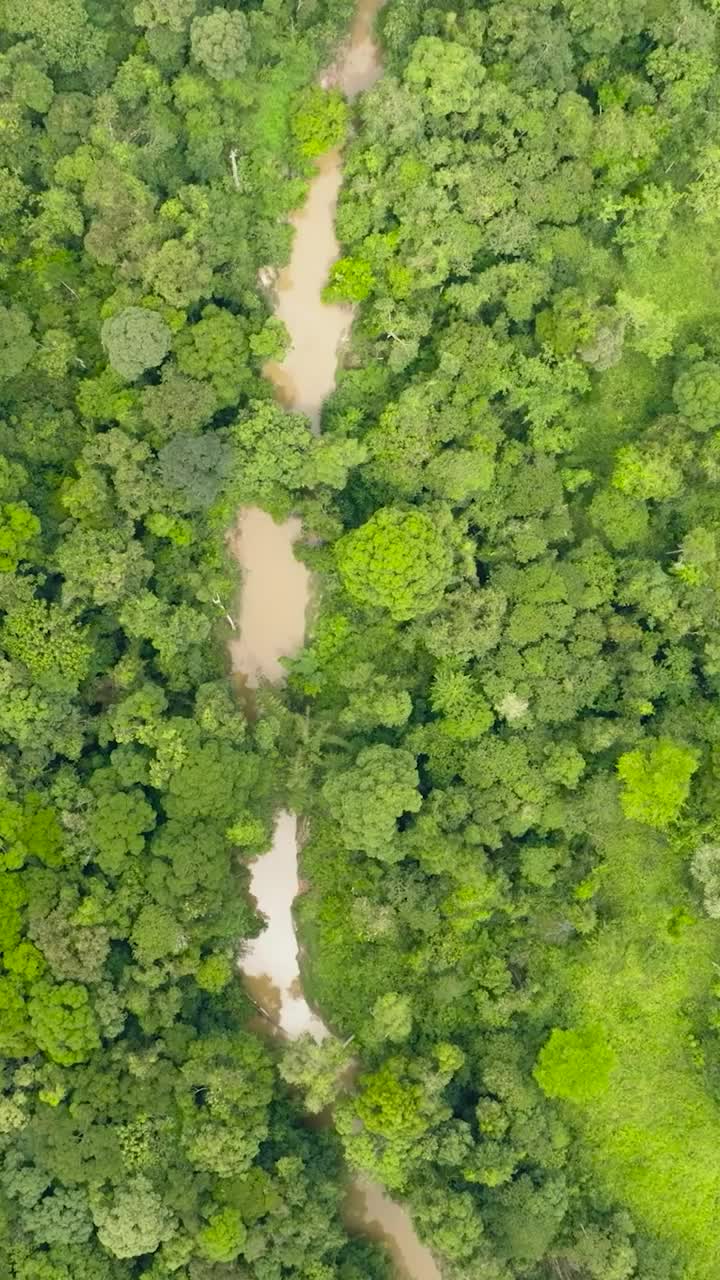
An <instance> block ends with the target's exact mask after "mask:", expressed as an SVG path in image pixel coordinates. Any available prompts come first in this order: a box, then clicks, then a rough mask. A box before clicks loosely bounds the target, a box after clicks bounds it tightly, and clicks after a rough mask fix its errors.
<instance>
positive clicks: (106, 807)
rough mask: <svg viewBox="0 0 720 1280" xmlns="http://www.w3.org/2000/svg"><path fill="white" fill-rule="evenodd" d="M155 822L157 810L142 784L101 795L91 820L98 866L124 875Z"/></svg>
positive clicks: (90, 834) (90, 825)
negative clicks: (141, 788)
mask: <svg viewBox="0 0 720 1280" xmlns="http://www.w3.org/2000/svg"><path fill="white" fill-rule="evenodd" d="M154 826H155V814H154V812H153V809H152V807H151V806H150V805H149V804H148V802H147V800H146V799H145V798H144V796H143V794H142V792H141V791H140V790H139V788H134V789H133V790H132V791H110V792H108V793H107V794H104V795H100V796H99V797H98V800H97V803H96V806H95V809H94V810H93V812H92V814H91V816H90V820H89V822H88V835H89V837H90V839H91V841H92V843H93V845H94V847H95V849H96V850H97V852H96V853H95V855H94V856H95V858H96V861H97V863H98V866H100V867H102V870H103V871H104V872H105V873H106V874H107V875H110V876H118V875H120V874H121V873H122V872H123V871H124V870H125V869H126V868H127V866H128V859H130V858H135V857H137V856H138V854H140V853H142V850H143V847H144V844H145V833H146V832H148V831H151V830H152V828H153V827H154Z"/></svg>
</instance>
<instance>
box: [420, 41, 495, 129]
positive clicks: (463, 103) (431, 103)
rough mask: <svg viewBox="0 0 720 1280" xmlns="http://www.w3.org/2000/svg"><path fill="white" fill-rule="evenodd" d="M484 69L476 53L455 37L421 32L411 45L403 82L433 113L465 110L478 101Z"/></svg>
mask: <svg viewBox="0 0 720 1280" xmlns="http://www.w3.org/2000/svg"><path fill="white" fill-rule="evenodd" d="M484 77H485V69H484V67H483V65H482V61H481V59H480V57H479V55H478V54H477V53H475V52H474V51H473V50H472V49H469V48H467V46H466V45H462V44H459V43H458V42H457V41H455V40H440V39H439V38H438V37H437V36H421V37H420V39H419V40H417V41H416V42H415V44H414V45H413V50H412V55H411V57H410V60H409V62H408V64H407V67H406V69H405V83H406V84H408V85H410V87H411V88H413V89H414V90H416V92H419V93H420V95H421V101H422V104H423V107H424V109H425V110H426V111H427V112H428V114H429V115H431V116H434V117H443V116H449V115H450V114H451V113H452V114H465V113H467V112H469V111H471V110H472V108H474V107H475V106H476V104H477V92H478V88H479V86H480V84H481V83H482V81H483V79H484Z"/></svg>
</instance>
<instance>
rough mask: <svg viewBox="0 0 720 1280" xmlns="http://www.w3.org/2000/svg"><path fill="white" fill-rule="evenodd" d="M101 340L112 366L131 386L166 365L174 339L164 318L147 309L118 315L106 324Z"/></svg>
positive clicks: (126, 308) (128, 310) (127, 311)
mask: <svg viewBox="0 0 720 1280" xmlns="http://www.w3.org/2000/svg"><path fill="white" fill-rule="evenodd" d="M101 336H102V343H103V346H104V347H105V350H106V351H107V353H108V360H109V361H110V364H111V365H112V367H113V369H115V370H116V372H117V373H119V374H121V375H122V377H123V378H127V380H128V382H134V381H135V379H136V378H139V377H140V376H141V374H143V373H144V372H145V370H146V369H155V368H156V367H157V365H159V364H162V362H163V360H164V359H165V356H166V355H167V353H168V351H169V350H170V341H171V337H172V335H171V333H170V330H169V328H168V326H167V325H166V323H165V321H164V320H163V319H162V316H159V315H158V313H157V311H150V310H148V309H147V308H146V307H125V309H124V310H123V311H118V312H117V314H116V315H114V316H111V317H110V319H109V320H105V321H104V323H103V326H102V332H101Z"/></svg>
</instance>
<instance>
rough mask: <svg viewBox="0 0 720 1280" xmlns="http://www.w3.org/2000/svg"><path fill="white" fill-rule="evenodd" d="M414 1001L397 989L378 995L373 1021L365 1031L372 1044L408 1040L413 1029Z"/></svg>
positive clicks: (374, 1006)
mask: <svg viewBox="0 0 720 1280" xmlns="http://www.w3.org/2000/svg"><path fill="white" fill-rule="evenodd" d="M412 1023H413V1017H412V1001H411V1000H410V997H409V996H403V995H400V994H399V993H398V992H397V991H388V992H386V993H385V995H383V996H378V998H377V1000H376V1001H375V1004H374V1005H373V1011H372V1022H371V1024H370V1027H369V1029H368V1031H367V1032H366V1033H365V1035H366V1039H367V1040H369V1041H370V1043H371V1044H384V1043H385V1042H386V1041H388V1040H390V1041H392V1042H393V1043H400V1042H402V1041H403V1040H407V1038H408V1036H409V1035H410V1032H411V1031H412Z"/></svg>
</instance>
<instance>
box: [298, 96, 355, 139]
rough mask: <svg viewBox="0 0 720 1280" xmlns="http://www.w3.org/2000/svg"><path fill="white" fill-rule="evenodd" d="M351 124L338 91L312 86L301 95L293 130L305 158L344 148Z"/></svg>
mask: <svg viewBox="0 0 720 1280" xmlns="http://www.w3.org/2000/svg"><path fill="white" fill-rule="evenodd" d="M347 122H348V108H347V104H346V102H345V100H344V98H343V97H342V95H341V94H340V93H338V91H337V90H336V89H333V90H331V91H329V92H328V91H326V90H324V89H321V88H320V87H319V85H312V86H310V87H309V88H307V89H304V90H303V92H302V93H301V94H300V96H299V98H298V101H297V105H296V107H295V110H294V112H293V116H292V131H293V135H294V137H295V139H296V140H297V144H298V147H299V149H300V152H301V154H302V155H304V156H320V155H322V154H323V152H325V151H329V150H330V148H331V147H339V146H342V143H343V141H344V139H345V133H346V130H347Z"/></svg>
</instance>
